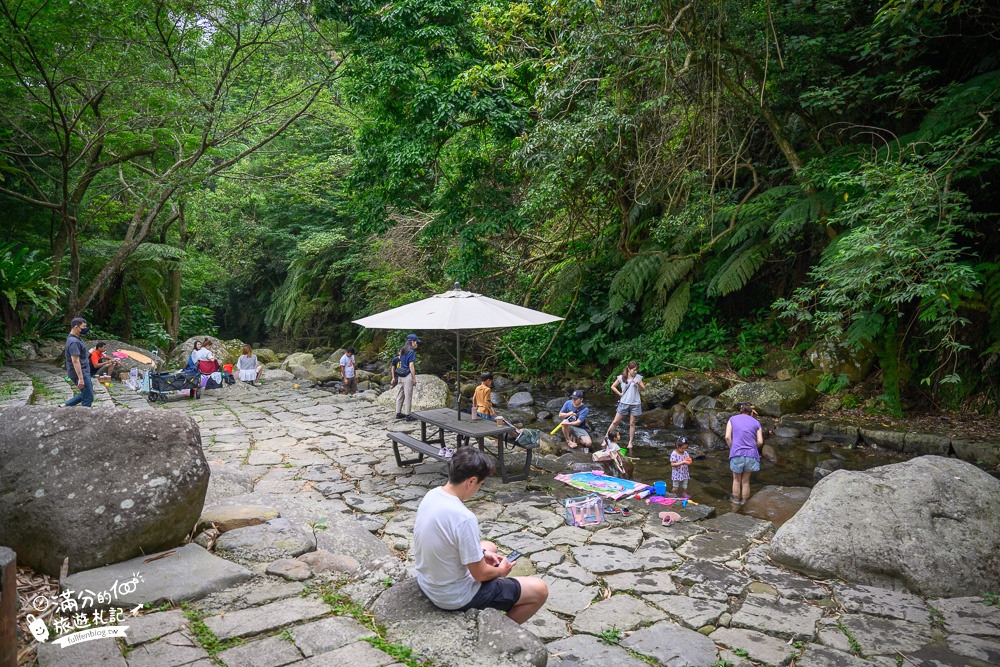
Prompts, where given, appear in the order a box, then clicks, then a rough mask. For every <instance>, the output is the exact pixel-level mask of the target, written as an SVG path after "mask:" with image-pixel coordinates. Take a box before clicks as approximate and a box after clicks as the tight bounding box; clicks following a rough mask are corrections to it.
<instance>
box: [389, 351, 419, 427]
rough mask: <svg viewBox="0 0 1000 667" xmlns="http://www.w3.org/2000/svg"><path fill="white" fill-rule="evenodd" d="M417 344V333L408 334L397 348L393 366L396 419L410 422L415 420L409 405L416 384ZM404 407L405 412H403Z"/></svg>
mask: <svg viewBox="0 0 1000 667" xmlns="http://www.w3.org/2000/svg"><path fill="white" fill-rule="evenodd" d="M419 344H420V339H419V338H417V334H410V335H408V336H407V337H406V342H405V343H404V344H403V347H402V348H401V349H400V350H399V359H398V361H396V363H395V365H394V366H393V379H394V380H395V381H396V419H405V420H406V421H411V422H412V421H416V420H417V418H416V417H414V416H413V415H411V414H410V407H411V405H412V403H413V388H414V387H416V386H417V369H416V367H415V366H414V364H415V363H416V360H417V352H416V350H417V345H419ZM404 407H405V408H406V412H403V408H404Z"/></svg>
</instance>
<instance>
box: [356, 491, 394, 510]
mask: <svg viewBox="0 0 1000 667" xmlns="http://www.w3.org/2000/svg"><path fill="white" fill-rule="evenodd" d="M344 502H345V503H347V506H348V507H350V508H352V509H356V510H358V511H360V512H367V513H369V514H379V513H380V512H387V511H389V510H391V509H392V508H394V507H395V506H396V504H395V503H394V502H392V501H391V500H389V499H387V498H382V497H381V496H373V495H370V494H366V493H345V494H344Z"/></svg>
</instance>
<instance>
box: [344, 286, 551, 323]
mask: <svg viewBox="0 0 1000 667" xmlns="http://www.w3.org/2000/svg"><path fill="white" fill-rule="evenodd" d="M561 319H562V318H561V317H556V316H554V315H549V314H547V313H543V312H540V311H537V310H532V309H531V308H522V307H521V306H515V305H514V304H512V303H507V302H506V301H498V300H497V299H491V298H489V297H488V296H483V295H482V294H476V293H475V292H465V291H463V290H460V289H453V290H448V291H447V292H445V293H443V294H435V295H434V296H432V297H428V298H426V299H421V300H420V301H416V302H414V303H409V304H407V305H405V306H400V307H399V308H393V309H392V310H387V311H385V312H384V313H379V314H377V315H371V316H369V317H363V318H361V319H360V320H354V323H355V324H360V325H361V326H363V327H366V328H368V329H447V330H448V331H458V330H460V329H503V328H507V327H526V326H534V325H536V324H549V323H550V322H558V321H559V320H561Z"/></svg>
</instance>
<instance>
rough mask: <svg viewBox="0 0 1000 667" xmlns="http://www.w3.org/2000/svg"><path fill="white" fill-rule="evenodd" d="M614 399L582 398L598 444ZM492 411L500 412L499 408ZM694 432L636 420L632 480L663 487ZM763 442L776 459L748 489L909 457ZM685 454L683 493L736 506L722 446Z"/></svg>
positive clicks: (693, 448) (544, 425) (624, 439)
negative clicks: (677, 449)
mask: <svg viewBox="0 0 1000 667" xmlns="http://www.w3.org/2000/svg"><path fill="white" fill-rule="evenodd" d="M550 398H558V397H552V396H537V395H536V400H535V408H536V410H538V409H540V408H541V406H544V405H545V403H546V401H548V400H549V399H550ZM614 398H615V397H613V396H588V397H587V404H588V405H590V416H589V417H588V419H587V421H588V424H589V427H590V434H591V437H592V438H593V440H594V443H595V445H597V446H598V447H599V446H600V443H601V441H602V440H603V438H604V434H605V432H606V431H607V429H608V426H609V425H610V424H611V420H612V419H614V414H615V406H616V405H617V403H616V402H615V401H614V400H613V399H614ZM541 409H543V408H541ZM498 411H499V412H500V413H501V414H503V410H502V409H500V410H498ZM526 426H529V427H530V428H537V429H540V430H542V431H543V432H545V433H547V432H549V431H551V430H552V428H553V426H554V422H552V421H550V420H546V421H542V422H535V423H532V424H526ZM764 426H765V428H767V427H768V424H766V423H765V425H764ZM618 430H619V433H621V438H620V439H619V443H620V444H621V445H622V446H625V445H626V444H627V443H628V420H627V419H624V420H623V421H622V422H621V423H619V425H618ZM698 432H699V429H681V428H676V427H672V426H671V427H666V428H655V429H647V428H643V427H642V426H641V425H638V426H637V427H636V434H635V447H634V448H633V451H632V456H633V457H635V458H637V459H638V460H637V461H635V474H634V477H635V479H636V480H637V481H641V482H645V483H647V484H652V483H653V482H655V481H660V480H662V481H665V482H666V484H667V489H668V490H669V489H670V486H671V482H670V452H671V451H673V448H674V445H675V443H676V442H677V439H678V438H680V437H681V436H687V437H688V439H689V441H692V442H693V439H692V437H691V436H693V435H695V434H697V433H698ZM560 438H561V436H560ZM779 443H781V444H779ZM765 444H770V445H771V446H772V447H774V449H775V450H776V451H777V453H778V455H779V457H780V458H779V460H778V461H777V462H771V461H768V460H767V459H763V458H762V459H761V466H760V472H758V473H755V474H754V475H753V478H752V481H751V491H752V492H753V493H756V492H757V491H760V490H761V489H762V488H763V487H765V486H770V485H775V486H799V487H801V486H805V487H812V486H813V484H814V483H815V482H814V481H813V469H814V468H815V467H816V465H817V464H818V463H819V462H820V461H825V460H828V459H832V458H836V459H839V460H841V461H842V462H843V464H844V468H845V469H847V470H866V469H868V468H874V467H876V466H880V465H886V464H889V463H895V462H898V461H900V460H903V458H909V457H900V456H899V455H895V454H890V453H888V452H874V451H873V450H871V449H867V448H855V449H851V448H848V447H845V446H841V445H837V444H836V443H832V442H829V441H824V442H822V443H809V442H806V441H805V440H802V439H799V438H795V439H788V438H768V439H766V440H765ZM817 445H819V447H817ZM827 446H828V447H829V449H828V450H827V451H823V452H820V453H815V452H810V451H807V450H806V447H809V448H812V449H825V448H826V447H827ZM592 451H593V449H592ZM688 453H690V454H691V458H692V459H694V462H693V463H692V464H691V466H690V473H691V481H690V482H689V483H688V493H689V494H690V496H691V498H692V500H695V501H696V502H704V503H706V504H709V505H713V506H714V507H715V508H716V511H717V512H718V513H720V514H721V513H725V512H729V511H732V510H734V509H736V508H735V507H733V506H732V505H731V503H730V502H729V501H728V497H729V495H730V493H731V492H732V480H733V474H732V472H731V471H730V470H729V451H728V449H724V450H713V451H709V450H705V449H703V448H699V447H698V446H697V445H696V444H691V445H689V446H688ZM587 456H589V455H581V456H580V460H581V461H584V460H587Z"/></svg>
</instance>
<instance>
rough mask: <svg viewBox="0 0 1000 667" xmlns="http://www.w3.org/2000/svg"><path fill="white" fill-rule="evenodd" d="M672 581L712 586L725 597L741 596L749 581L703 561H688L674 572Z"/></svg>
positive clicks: (737, 573)
mask: <svg viewBox="0 0 1000 667" xmlns="http://www.w3.org/2000/svg"><path fill="white" fill-rule="evenodd" d="M673 577H674V580H676V581H680V582H682V583H684V584H688V585H694V584H712V585H713V586H717V587H718V588H720V589H721V590H723V591H724V592H725V593H726V594H727V595H742V594H743V591H744V589H746V587H747V586H749V585H750V579H749V578H748V577H747V576H746V575H744V574H741V573H739V572H734V571H732V570H730V569H729V568H726V567H723V566H722V565H718V564H716V563H711V562H709V561H705V560H694V559H692V560H688V561H685V562H684V563H683V564H682V565H681V566H680V567H678V568H677V569H676V570H674V573H673Z"/></svg>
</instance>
